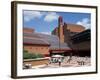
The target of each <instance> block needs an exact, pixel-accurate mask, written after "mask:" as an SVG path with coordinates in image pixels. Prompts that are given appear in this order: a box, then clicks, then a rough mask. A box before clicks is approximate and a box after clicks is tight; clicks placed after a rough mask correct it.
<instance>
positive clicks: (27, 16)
mask: <svg viewBox="0 0 100 80" xmlns="http://www.w3.org/2000/svg"><path fill="white" fill-rule="evenodd" d="M44 14H45V13H43V12H40V11H24V21H30V20H32V19H34V18H41V17H42V16H43V15H44Z"/></svg>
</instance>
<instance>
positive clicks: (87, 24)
mask: <svg viewBox="0 0 100 80" xmlns="http://www.w3.org/2000/svg"><path fill="white" fill-rule="evenodd" d="M76 24H79V25H82V26H84V27H85V28H86V29H89V28H90V27H91V23H90V20H89V19H88V18H84V19H82V20H81V21H78V22H77V23H76Z"/></svg>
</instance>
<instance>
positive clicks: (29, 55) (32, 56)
mask: <svg viewBox="0 0 100 80" xmlns="http://www.w3.org/2000/svg"><path fill="white" fill-rule="evenodd" d="M43 57H44V56H43V55H42V54H40V53H28V51H26V50H24V51H23V59H36V58H43Z"/></svg>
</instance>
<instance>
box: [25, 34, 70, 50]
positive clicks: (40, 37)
mask: <svg viewBox="0 0 100 80" xmlns="http://www.w3.org/2000/svg"><path fill="white" fill-rule="evenodd" d="M24 37H31V40H28V38H26V39H25V40H24V42H30V43H31V42H32V43H34V44H50V48H51V49H59V45H60V48H61V49H70V47H69V46H68V44H67V43H59V38H58V36H56V35H47V34H42V33H30V34H28V33H24ZM32 38H33V39H32Z"/></svg>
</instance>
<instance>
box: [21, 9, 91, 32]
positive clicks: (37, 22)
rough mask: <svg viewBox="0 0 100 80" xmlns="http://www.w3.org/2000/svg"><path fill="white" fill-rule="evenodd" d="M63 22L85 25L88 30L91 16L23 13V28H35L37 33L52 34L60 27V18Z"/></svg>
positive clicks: (35, 12) (42, 12) (38, 12)
mask: <svg viewBox="0 0 100 80" xmlns="http://www.w3.org/2000/svg"><path fill="white" fill-rule="evenodd" d="M59 16H62V17H63V22H66V23H71V24H79V25H83V26H84V27H85V28H86V29H88V28H90V26H91V22H90V20H91V14H89V13H71V12H47V11H31V10H24V11H23V26H24V27H29V28H34V29H35V31H36V32H40V33H45V34H50V33H51V31H52V30H53V29H54V28H55V27H57V26H58V17H59Z"/></svg>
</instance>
